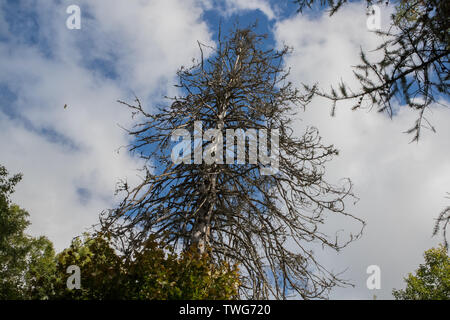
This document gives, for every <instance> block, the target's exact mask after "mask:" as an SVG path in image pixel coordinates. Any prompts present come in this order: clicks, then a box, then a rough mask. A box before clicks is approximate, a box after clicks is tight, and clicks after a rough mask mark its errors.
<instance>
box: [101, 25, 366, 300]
mask: <svg viewBox="0 0 450 320" xmlns="http://www.w3.org/2000/svg"><path fill="white" fill-rule="evenodd" d="M263 39H264V36H261V35H257V34H255V33H254V31H253V28H252V27H250V28H245V29H239V28H236V29H235V30H233V31H232V32H230V34H229V35H228V36H221V35H219V39H218V43H217V47H215V48H212V47H207V46H205V45H203V44H201V43H199V48H200V53H201V59H199V61H194V62H195V63H194V66H192V67H191V68H184V67H182V68H181V69H180V70H179V72H178V79H179V83H178V84H177V86H178V88H179V92H180V96H175V97H172V98H168V99H171V100H170V102H169V103H168V105H167V106H161V107H158V108H157V110H156V111H154V112H149V111H146V110H145V109H144V108H143V106H142V105H141V102H140V100H139V99H137V98H136V100H135V103H133V104H129V103H126V102H122V101H121V103H123V104H125V105H126V106H128V107H129V108H131V110H132V111H133V114H134V115H138V116H139V117H140V120H139V122H138V124H136V126H135V127H133V128H132V129H131V130H129V133H130V135H131V136H132V137H133V143H132V145H130V150H131V151H132V152H137V153H139V155H140V156H141V157H142V158H143V159H144V160H145V161H146V166H145V168H143V172H144V173H145V176H144V177H143V178H142V181H141V183H140V184H139V185H137V186H134V187H129V186H128V185H127V184H126V183H123V184H121V185H120V187H119V191H122V192H125V197H124V200H123V202H122V203H121V204H120V206H118V208H116V209H114V210H110V211H108V212H105V213H104V214H103V216H102V218H101V222H102V226H103V228H104V230H105V231H107V232H109V233H110V234H112V235H115V236H116V237H118V238H120V237H122V238H124V237H125V238H126V241H125V242H126V245H127V246H129V247H133V248H136V247H139V246H140V245H141V243H142V241H145V239H147V238H148V236H149V235H150V234H151V235H153V236H154V237H156V238H157V239H158V240H159V241H160V243H162V244H163V245H164V244H168V245H172V246H175V247H178V248H180V249H183V248H188V247H190V246H191V245H196V246H197V247H198V248H199V250H200V251H204V250H206V248H209V249H208V250H210V251H209V252H210V254H211V256H212V257H213V258H214V261H217V262H223V261H227V262H229V263H237V264H239V265H240V269H241V275H242V287H241V292H240V293H241V294H242V296H243V297H251V298H256V299H261V298H286V297H287V296H289V295H292V294H297V295H300V296H301V297H303V298H305V299H308V298H323V297H326V295H327V293H328V291H329V289H330V288H332V287H333V286H335V285H344V284H347V283H346V282H345V281H343V280H341V279H339V278H338V277H337V276H336V275H334V274H332V273H331V272H329V271H328V270H327V269H326V268H325V267H323V266H322V265H321V264H320V263H319V262H318V261H317V259H316V255H315V254H314V252H313V251H312V250H311V249H312V246H313V245H319V246H320V245H322V246H323V247H328V248H331V249H333V250H340V249H342V248H343V247H345V246H347V245H348V244H349V243H350V242H351V241H353V240H356V239H357V238H358V237H359V236H360V235H361V232H362V229H363V225H364V222H363V221H362V220H360V219H359V218H357V217H354V216H352V215H350V214H348V213H347V212H346V211H345V209H344V205H345V203H346V202H347V199H354V196H353V195H352V194H351V183H350V181H349V180H348V179H345V180H343V181H342V183H339V184H337V185H333V184H330V183H328V182H326V181H325V180H324V174H325V170H324V168H325V167H324V165H325V163H326V162H327V161H329V160H331V159H332V158H333V157H334V156H335V155H337V154H338V151H337V150H336V149H335V148H334V147H333V146H327V145H324V144H322V143H321V139H320V136H319V135H318V131H317V129H315V128H304V134H303V135H302V136H300V137H297V136H296V135H294V132H293V129H292V128H291V126H290V125H291V122H292V120H293V119H294V116H295V112H293V110H294V108H298V107H299V106H304V105H305V104H306V103H307V102H308V101H309V99H310V97H309V96H302V95H300V94H299V91H298V90H297V89H296V88H294V87H293V86H292V84H291V83H290V82H288V81H287V76H288V72H287V71H286V70H285V69H284V67H283V57H284V56H285V55H286V54H287V53H288V51H289V49H288V48H284V49H282V50H281V51H276V50H265V49H263V44H264V41H263ZM206 50H209V53H210V56H209V58H207V59H206V58H204V56H205V55H206V53H207V51H206ZM199 122H200V123H201V125H202V130H203V132H205V131H206V130H208V129H218V130H219V131H220V132H223V144H224V145H226V146H228V143H232V144H234V142H235V140H234V139H235V137H232V138H230V137H228V140H229V141H226V140H227V135H226V131H227V130H239V129H243V130H247V131H246V132H248V130H250V129H254V130H259V131H258V132H262V131H263V130H265V132H267V133H268V134H269V133H270V134H271V139H268V140H269V141H268V142H267V143H266V144H265V143H264V142H263V140H258V144H257V148H260V149H259V153H258V156H260V155H261V148H262V149H263V150H264V149H266V150H265V151H268V150H271V151H270V154H269V153H268V154H269V156H270V157H272V158H273V157H277V159H278V160H277V161H278V168H277V169H278V170H275V172H273V174H267V172H266V173H264V171H263V170H264V169H267V167H266V168H264V167H263V166H262V165H261V163H255V162H254V161H251V157H252V155H253V156H254V152H255V150H256V148H255V146H253V147H252V146H251V145H250V139H249V141H248V143H247V144H246V145H245V147H244V148H243V149H242V150H243V152H244V154H245V163H243V164H242V163H239V162H238V160H239V159H238V156H239V154H238V153H239V151H238V150H237V149H238V148H234V147H233V148H232V149H223V147H222V146H221V145H220V144H216V142H217V140H216V139H218V138H217V137H215V138H214V139H212V138H211V139H205V137H203V138H202V139H201V140H200V141H201V143H198V144H195V142H188V143H186V144H185V149H189V148H191V150H198V148H200V151H202V150H204V151H202V152H204V153H200V154H201V155H203V156H204V155H205V154H209V155H210V156H213V157H215V158H214V159H215V161H214V162H213V163H207V162H206V161H201V162H200V163H198V161H195V160H196V159H195V157H196V155H195V153H194V154H192V153H191V154H189V153H188V152H187V151H186V153H187V156H186V155H185V154H184V152H185V150H184V149H183V150H182V151H183V152H182V153H181V152H180V153H179V154H180V155H181V154H183V156H184V158H183V159H184V160H185V162H181V163H174V162H173V161H172V151H173V147H174V143H175V142H174V141H172V140H171V137H172V135H173V134H174V133H175V132H176V130H179V129H185V130H187V131H188V132H191V133H192V135H193V136H195V135H196V134H199V128H198V127H196V123H197V126H198V123H199ZM277 130H278V132H279V139H278V140H279V141H277V144H278V148H273V146H274V145H275V140H274V139H272V138H273V136H274V135H272V133H273V132H276V131H277ZM235 132H236V131H235ZM244 139H245V138H244ZM194 141H195V140H194ZM244 142H245V140H244ZM177 143H179V142H177ZM242 150H241V151H242ZM176 153H178V152H176ZM230 154H231V158H232V160H233V161H232V163H230V162H229V161H228V162H227V161H226V160H227V159H226V158H227V157H228V158H229V157H230ZM197 160H198V159H197ZM203 160H204V159H203ZM228 160H229V159H228ZM241 160H242V159H241ZM253 160H254V159H253ZM241 162H242V161H241ZM276 171H278V172H276ZM328 214H333V215H335V216H342V217H345V218H349V219H350V220H352V221H355V222H356V223H357V226H358V229H357V232H356V234H355V235H352V234H351V233H349V235H348V237H346V238H345V239H344V240H342V241H341V239H338V237H337V235H332V236H329V235H327V234H326V233H325V232H324V231H323V229H322V224H324V222H325V220H326V218H327V215H328Z"/></svg>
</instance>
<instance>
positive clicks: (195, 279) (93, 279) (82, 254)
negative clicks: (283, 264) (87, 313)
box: [48, 235, 239, 300]
mask: <svg viewBox="0 0 450 320" xmlns="http://www.w3.org/2000/svg"><path fill="white" fill-rule="evenodd" d="M57 261H58V265H57V276H56V279H55V281H54V282H53V284H52V286H51V287H50V288H48V291H49V292H52V293H53V295H52V296H51V298H52V299H80V300H85V299H97V300H103V299H130V300H135V299H139V300H141V299H143V300H148V299H158V300H165V299H193V300H197V299H231V298H233V297H235V296H236V295H237V289H238V286H239V280H238V270H237V268H236V267H230V266H228V265H227V264H222V265H220V266H215V265H214V264H213V263H212V262H211V259H210V257H209V255H208V254H203V255H200V254H198V253H197V250H194V249H192V250H189V251H187V252H184V253H180V254H177V253H175V252H174V250H173V249H170V248H167V249H166V250H163V249H162V248H161V247H160V246H159V245H158V244H157V243H156V242H155V241H152V240H149V241H147V242H146V243H145V245H144V247H143V248H142V249H141V250H140V251H139V252H133V253H132V254H131V255H130V257H128V258H127V257H125V256H122V255H119V254H118V253H117V252H116V251H115V250H114V249H113V247H112V243H111V241H110V240H109V239H108V238H107V237H104V236H101V235H96V236H88V235H85V237H84V239H83V240H82V239H80V238H77V239H75V240H74V241H73V242H72V244H71V246H70V248H68V249H66V250H64V251H63V252H61V253H60V254H58V256H57ZM70 265H77V266H79V267H80V270H81V289H73V290H69V289H67V286H66V279H67V278H68V277H69V275H67V274H66V270H67V267H68V266H70Z"/></svg>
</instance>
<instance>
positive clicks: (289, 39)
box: [0, 0, 450, 299]
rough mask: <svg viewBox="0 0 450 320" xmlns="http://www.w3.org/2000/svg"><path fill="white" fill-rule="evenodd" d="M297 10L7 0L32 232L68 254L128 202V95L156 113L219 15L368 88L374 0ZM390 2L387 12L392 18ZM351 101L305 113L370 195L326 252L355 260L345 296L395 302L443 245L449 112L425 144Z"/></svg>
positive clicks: (268, 5)
mask: <svg viewBox="0 0 450 320" xmlns="http://www.w3.org/2000/svg"><path fill="white" fill-rule="evenodd" d="M72 4H76V5H79V6H80V8H81V19H82V25H81V29H80V30H69V29H67V28H66V19H67V17H68V14H67V13H66V8H67V7H68V6H69V5H72ZM295 9H296V7H295V5H293V4H292V3H289V2H288V1H286V2H283V1H266V0H246V1H244V0H225V1H220V2H217V1H213V0H153V1H150V0H148V1H147V0H145V1H119V0H114V1H112V0H110V1H106V0H98V1H88V0H82V1H71V0H64V1H63V0H60V1H56V0H52V1H32V0H26V1H6V0H0V130H1V132H2V135H0V150H2V153H1V155H0V163H2V164H3V165H5V166H6V167H7V168H8V169H9V170H10V171H11V172H23V173H24V180H23V182H21V184H20V185H19V187H18V188H17V192H16V194H15V199H14V200H15V201H16V202H17V203H19V204H20V205H21V206H23V207H24V208H26V209H28V210H29V211H30V213H31V222H32V226H31V227H30V232H31V233H32V234H35V235H38V234H44V235H47V236H48V237H49V238H50V239H51V240H52V241H53V242H54V243H55V245H56V247H57V249H62V248H64V247H66V246H67V245H68V244H69V243H70V240H71V239H72V237H74V236H76V235H79V234H80V233H81V232H83V231H84V230H85V229H86V228H87V227H89V226H90V225H92V224H95V223H96V222H97V218H98V214H99V213H100V212H101V211H102V210H104V209H107V208H110V207H112V206H113V205H114V203H116V202H117V201H118V198H115V197H114V188H115V186H116V182H117V181H118V179H123V178H127V179H128V180H129V182H130V184H132V183H136V182H137V181H139V171H138V170H137V169H138V168H140V167H141V165H142V163H141V162H140V160H139V159H137V158H136V157H135V156H133V155H130V154H129V153H127V152H126V148H120V147H121V146H125V145H127V144H128V143H129V142H130V140H129V139H130V138H129V137H128V136H127V135H126V134H125V132H124V131H123V130H122V129H120V127H119V126H118V124H119V125H120V126H123V127H129V126H132V125H133V123H134V121H135V120H133V119H131V116H130V113H129V111H128V110H126V109H125V108H124V107H123V106H121V105H119V104H118V103H117V102H116V100H117V99H121V100H127V101H131V99H132V98H133V95H134V93H136V95H137V96H139V97H140V98H141V99H142V101H143V102H144V105H145V107H146V108H147V109H148V110H151V108H152V106H154V105H157V104H158V103H162V102H163V99H162V97H163V96H164V95H169V96H170V95H174V94H177V91H176V88H174V87H173V84H174V83H175V80H176V79H175V73H176V70H177V69H178V68H179V67H180V66H181V65H186V66H188V65H190V64H191V61H192V58H193V57H195V58H198V57H199V51H198V46H197V40H199V41H201V42H204V43H207V44H208V43H209V44H213V43H214V42H215V40H216V39H217V31H218V25H219V22H220V21H222V30H223V32H226V31H227V30H228V29H229V28H230V27H231V26H232V25H233V24H234V23H235V22H236V21H237V20H239V23H240V25H247V24H250V23H253V22H254V21H255V20H258V23H259V24H258V26H259V27H258V31H260V32H263V33H267V34H268V36H269V38H268V40H267V42H266V45H267V47H271V46H274V47H279V46H281V45H283V44H287V45H290V46H292V47H293V48H294V52H293V53H292V54H291V55H290V56H289V57H288V59H287V60H286V62H285V63H286V66H287V67H290V68H291V79H290V80H291V81H293V82H294V83H298V84H299V85H300V83H301V82H306V83H314V82H316V81H319V82H320V83H321V85H323V87H325V88H326V87H329V85H330V84H336V83H338V82H339V81H340V79H341V78H343V79H344V80H346V81H348V83H349V84H350V85H353V86H356V85H357V84H356V83H355V82H354V79H353V77H352V73H351V66H352V65H355V64H357V63H358V62H359V60H358V53H359V47H360V46H362V47H363V48H366V49H371V48H372V49H373V48H375V47H376V46H377V44H378V43H379V39H378V38H377V37H376V36H375V35H374V34H373V33H371V32H369V31H368V30H367V28H366V24H365V21H366V16H365V6H364V5H363V4H361V3H352V4H350V5H348V6H346V7H344V8H343V9H342V10H341V12H339V13H338V14H336V16H334V17H332V18H329V17H328V15H327V13H325V12H323V11H321V10H318V9H316V10H314V11H312V12H311V13H308V14H303V15H300V14H297V13H296V12H295ZM389 10H390V9H389V8H383V10H382V15H383V19H382V22H383V21H384V22H383V26H387V19H388V18H387V17H388V16H389V13H390V11H389ZM65 104H67V105H68V107H67V109H64V108H63V106H64V105H65ZM350 108H351V105H346V104H345V103H342V104H340V105H338V109H337V115H336V117H335V118H331V117H330V116H329V114H330V105H329V103H328V102H326V101H322V100H320V99H316V100H314V101H313V103H312V104H311V105H310V106H309V107H308V108H307V110H306V111H304V112H303V111H302V112H300V113H299V115H298V119H296V121H295V122H294V129H295V131H296V132H297V133H298V134H301V133H302V132H304V130H305V127H306V126H307V125H314V126H316V127H317V128H318V129H319V131H320V133H321V135H322V136H323V139H324V141H325V142H326V143H329V144H334V145H335V146H336V147H337V148H338V149H339V150H340V156H339V157H338V158H336V159H335V161H332V162H331V163H330V164H329V166H328V168H327V170H328V171H327V172H328V173H327V175H328V180H330V181H336V183H337V182H338V181H339V179H340V178H343V177H349V178H351V179H352V180H353V182H354V185H355V193H356V194H357V196H358V197H359V198H360V201H359V202H358V203H357V204H356V205H351V206H350V207H349V211H350V212H351V213H352V214H354V215H356V216H358V217H361V218H363V219H365V220H366V221H367V223H368V226H367V228H366V231H365V234H364V236H363V238H362V239H361V240H359V241H358V242H355V243H354V244H353V245H351V246H350V247H349V248H348V249H347V250H345V251H344V252H342V253H340V254H336V253H332V252H327V251H323V252H322V251H321V250H320V248H317V254H318V255H319V256H320V257H321V259H322V262H323V264H324V265H326V266H328V267H329V268H330V269H333V270H334V271H342V270H343V269H345V268H348V270H347V272H346V273H345V276H346V277H347V278H348V279H350V280H352V281H353V283H355V288H347V289H337V290H335V291H334V292H333V294H332V296H331V297H332V298H344V299H352V298H371V297H372V295H373V294H376V295H377V296H378V297H379V298H391V295H390V291H391V289H392V288H393V287H396V288H398V287H401V286H402V280H401V279H402V277H403V276H404V275H406V274H407V273H408V272H410V271H412V270H413V269H414V268H415V267H416V266H417V265H418V264H419V263H420V262H421V261H422V253H423V251H424V250H426V249H428V248H430V247H432V246H434V245H436V244H437V243H438V242H439V239H436V238H432V237H431V232H432V227H433V223H434V218H436V217H437V215H438V213H439V212H440V210H441V209H442V208H443V207H444V206H446V205H447V202H448V200H446V199H445V194H446V192H447V191H448V186H449V185H450V163H449V161H448V159H449V158H450V145H449V143H450V142H449V141H450V139H448V137H449V136H450V128H448V123H449V120H450V113H449V112H448V110H444V109H443V108H441V107H439V106H435V107H433V108H432V110H431V111H430V112H429V114H428V117H429V119H430V121H431V122H432V123H433V125H434V126H435V127H436V129H437V134H433V133H431V132H428V131H425V132H424V135H423V137H422V140H421V142H420V143H419V144H408V142H409V141H410V139H411V137H410V136H407V135H406V134H404V133H403V132H404V131H405V130H407V129H408V128H409V127H410V126H411V125H412V123H413V122H414V120H415V114H414V113H413V112H410V110H408V109H406V108H402V109H399V110H400V111H399V112H398V114H397V115H396V119H395V121H391V120H390V119H389V118H388V117H387V116H386V115H383V114H378V113H376V112H367V111H365V110H363V111H360V112H351V111H350ZM343 223H344V222H343V221H339V220H338V219H335V218H334V217H329V220H328V221H327V224H326V225H325V226H324V228H325V229H324V230H328V231H329V232H330V233H332V234H333V233H334V232H336V230H339V229H345V230H346V231H352V228H353V226H349V225H343ZM371 264H377V265H379V266H380V267H381V272H382V282H381V283H382V289H381V290H377V291H370V290H368V289H367V288H366V286H365V281H366V278H367V276H368V275H367V274H366V273H365V271H366V268H367V266H369V265H371Z"/></svg>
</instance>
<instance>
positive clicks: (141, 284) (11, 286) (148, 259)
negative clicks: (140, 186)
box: [0, 166, 239, 300]
mask: <svg viewBox="0 0 450 320" xmlns="http://www.w3.org/2000/svg"><path fill="white" fill-rule="evenodd" d="M20 179H21V175H20V174H18V175H14V176H12V177H8V171H7V170H6V168H5V167H3V166H0V300H5V299H10V300H13V299H14V300H17V299H97V300H101V299H231V298H233V297H235V296H237V289H238V286H239V280H238V279H239V277H238V269H237V267H236V266H234V267H230V266H229V265H227V264H225V263H224V264H220V265H218V266H217V265H214V264H213V263H212V260H211V259H210V256H209V254H207V253H205V254H202V255H200V254H198V253H197V250H195V249H192V250H189V251H186V252H183V253H180V254H178V253H176V252H175V251H174V250H173V249H171V248H166V249H165V250H164V249H162V248H161V247H159V245H158V244H157V243H156V242H155V241H152V240H149V241H147V242H146V243H145V244H144V246H143V247H142V248H141V249H140V250H139V251H135V252H132V253H131V254H130V255H128V256H124V255H119V254H118V253H117V252H116V250H114V248H113V245H112V241H111V239H110V238H108V237H105V236H102V235H95V236H89V235H85V236H84V238H80V237H78V238H75V239H74V240H73V241H72V244H71V245H70V247H69V248H67V249H65V250H63V251H62V252H61V253H59V254H58V255H56V256H55V251H54V249H53V244H52V243H51V242H50V241H49V240H48V239H47V238H45V237H39V238H34V237H31V236H29V235H27V234H25V230H26V228H27V227H28V226H29V225H30V222H29V221H28V217H29V214H28V212H27V211H25V210H23V209H21V208H20V207H19V206H17V205H15V204H12V203H11V200H10V195H11V194H12V193H13V192H14V187H15V185H16V184H17V183H18V182H19V181H20ZM70 265H76V266H78V267H79V268H80V270H81V289H74V290H69V289H68V288H67V279H68V278H69V276H70V275H69V274H67V273H66V271H67V267H69V266H70Z"/></svg>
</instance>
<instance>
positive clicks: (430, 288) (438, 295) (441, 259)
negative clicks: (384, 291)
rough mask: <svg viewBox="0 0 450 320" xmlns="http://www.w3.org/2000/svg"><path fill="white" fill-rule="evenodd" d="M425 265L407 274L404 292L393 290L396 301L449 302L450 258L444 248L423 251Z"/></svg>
mask: <svg viewBox="0 0 450 320" xmlns="http://www.w3.org/2000/svg"><path fill="white" fill-rule="evenodd" d="M424 257H425V264H421V265H420V266H419V269H417V271H416V274H415V275H413V274H411V273H410V274H409V275H408V277H407V278H405V281H406V288H405V290H393V292H392V294H393V295H394V297H395V299H397V300H450V257H449V256H448V254H447V251H446V249H445V247H444V246H440V247H439V248H432V249H430V250H427V251H425V254H424Z"/></svg>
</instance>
